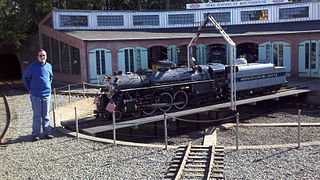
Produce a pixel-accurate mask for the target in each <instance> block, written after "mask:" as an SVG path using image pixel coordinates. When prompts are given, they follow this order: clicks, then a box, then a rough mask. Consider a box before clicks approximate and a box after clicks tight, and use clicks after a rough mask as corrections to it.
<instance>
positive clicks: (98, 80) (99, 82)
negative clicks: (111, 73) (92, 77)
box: [97, 75, 100, 85]
mask: <svg viewBox="0 0 320 180" xmlns="http://www.w3.org/2000/svg"><path fill="white" fill-rule="evenodd" d="M97 84H98V85H99V84H100V82H99V76H98V75H97Z"/></svg>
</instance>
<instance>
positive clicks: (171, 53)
mask: <svg viewBox="0 0 320 180" xmlns="http://www.w3.org/2000/svg"><path fill="white" fill-rule="evenodd" d="M167 54H168V59H169V61H172V62H173V63H175V64H177V65H178V49H177V46H176V45H171V46H169V47H168V48H167Z"/></svg>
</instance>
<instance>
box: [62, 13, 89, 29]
mask: <svg viewBox="0 0 320 180" xmlns="http://www.w3.org/2000/svg"><path fill="white" fill-rule="evenodd" d="M60 26H62V27H64V26H77V27H79V26H88V17H87V16H66V15H60Z"/></svg>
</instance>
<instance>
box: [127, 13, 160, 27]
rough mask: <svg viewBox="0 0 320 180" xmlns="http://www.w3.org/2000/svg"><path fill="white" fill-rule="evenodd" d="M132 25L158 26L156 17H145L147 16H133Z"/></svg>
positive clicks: (157, 17)
mask: <svg viewBox="0 0 320 180" xmlns="http://www.w3.org/2000/svg"><path fill="white" fill-rule="evenodd" d="M133 25H134V26H141V25H159V16H158V15H147V16H133Z"/></svg>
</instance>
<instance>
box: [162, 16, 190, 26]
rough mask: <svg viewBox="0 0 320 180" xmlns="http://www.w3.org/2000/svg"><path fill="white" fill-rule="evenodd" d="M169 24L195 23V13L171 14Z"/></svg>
mask: <svg viewBox="0 0 320 180" xmlns="http://www.w3.org/2000/svg"><path fill="white" fill-rule="evenodd" d="M168 20H169V24H171V25H174V24H193V23H194V14H171V15H168Z"/></svg>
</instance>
